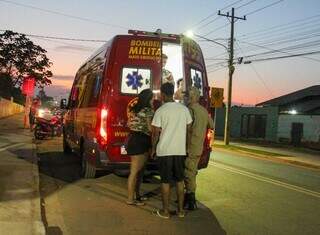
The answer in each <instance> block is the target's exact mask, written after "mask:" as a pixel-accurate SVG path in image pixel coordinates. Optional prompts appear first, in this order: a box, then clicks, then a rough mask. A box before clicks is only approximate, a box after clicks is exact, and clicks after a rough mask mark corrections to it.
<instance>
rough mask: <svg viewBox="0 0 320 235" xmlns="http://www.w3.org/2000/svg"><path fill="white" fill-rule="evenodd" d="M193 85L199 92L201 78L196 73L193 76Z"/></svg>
mask: <svg viewBox="0 0 320 235" xmlns="http://www.w3.org/2000/svg"><path fill="white" fill-rule="evenodd" d="M192 79H193V85H194V86H195V87H196V88H198V89H199V90H201V88H202V83H201V78H200V77H199V75H198V73H196V74H195V75H194V76H193V78H192Z"/></svg>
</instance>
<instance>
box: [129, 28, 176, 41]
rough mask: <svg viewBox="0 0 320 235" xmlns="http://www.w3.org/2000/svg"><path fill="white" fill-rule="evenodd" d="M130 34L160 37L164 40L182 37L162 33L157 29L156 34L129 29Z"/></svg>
mask: <svg viewBox="0 0 320 235" xmlns="http://www.w3.org/2000/svg"><path fill="white" fill-rule="evenodd" d="M128 34H132V35H144V36H160V37H164V38H174V39H179V38H180V35H178V34H168V33H162V30H161V29H157V30H156V31H155V32H148V31H142V30H133V29H129V30H128Z"/></svg>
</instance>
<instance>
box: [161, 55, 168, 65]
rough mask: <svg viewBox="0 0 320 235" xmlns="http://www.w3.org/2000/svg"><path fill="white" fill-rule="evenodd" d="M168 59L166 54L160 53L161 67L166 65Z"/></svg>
mask: <svg viewBox="0 0 320 235" xmlns="http://www.w3.org/2000/svg"><path fill="white" fill-rule="evenodd" d="M167 60H168V56H167V55H166V54H163V53H162V67H164V66H166V64H167Z"/></svg>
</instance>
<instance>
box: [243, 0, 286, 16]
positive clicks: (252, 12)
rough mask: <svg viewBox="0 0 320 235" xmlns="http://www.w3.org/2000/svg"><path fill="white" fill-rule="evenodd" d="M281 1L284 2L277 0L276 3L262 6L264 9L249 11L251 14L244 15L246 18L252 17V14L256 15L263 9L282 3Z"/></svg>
mask: <svg viewBox="0 0 320 235" xmlns="http://www.w3.org/2000/svg"><path fill="white" fill-rule="evenodd" d="M283 1H284V0H279V1H276V2H273V3H270V4H268V5H266V6H264V7H261V8H259V9H256V10H254V11H251V12H249V13H247V14H245V15H246V16H248V15H252V14H254V13H257V12H259V11H262V10H264V9H266V8H269V7H272V6H274V5H277V4H279V3H280V2H283Z"/></svg>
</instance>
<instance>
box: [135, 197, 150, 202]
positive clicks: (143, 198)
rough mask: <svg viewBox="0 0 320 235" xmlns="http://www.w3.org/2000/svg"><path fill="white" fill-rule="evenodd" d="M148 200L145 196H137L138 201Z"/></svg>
mask: <svg viewBox="0 0 320 235" xmlns="http://www.w3.org/2000/svg"><path fill="white" fill-rule="evenodd" d="M148 200H149V198H148V197H145V196H140V197H137V201H140V202H144V201H148Z"/></svg>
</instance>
